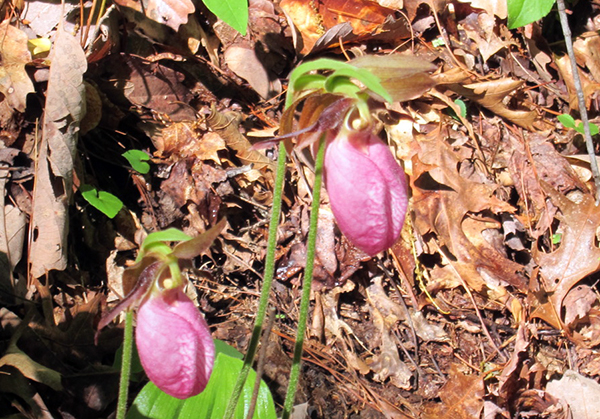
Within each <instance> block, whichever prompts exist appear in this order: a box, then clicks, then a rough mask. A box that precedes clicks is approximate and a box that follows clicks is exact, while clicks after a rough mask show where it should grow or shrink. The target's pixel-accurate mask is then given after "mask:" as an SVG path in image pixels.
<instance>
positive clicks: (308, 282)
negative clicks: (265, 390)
mask: <svg viewBox="0 0 600 419" xmlns="http://www.w3.org/2000/svg"><path fill="white" fill-rule="evenodd" d="M324 157H325V140H324V138H321V143H320V144H319V151H318V152H317V158H316V160H315V183H314V186H313V202H312V207H311V211H310V227H309V230H308V240H307V243H306V267H305V268H304V284H303V286H302V300H301V301H300V315H299V317H298V329H297V330H296V344H295V345H294V359H293V361H292V369H291V371H290V382H289V384H288V389H287V393H286V395H285V402H284V403H283V413H282V416H281V417H282V419H289V418H290V415H291V413H292V408H293V406H294V400H295V396H296V388H297V387H298V380H299V379H300V366H301V362H302V347H303V345H304V333H305V332H306V320H307V318H308V308H309V305H310V290H311V287H312V279H313V268H314V264H315V248H316V243H317V226H318V223H319V207H320V204H321V183H322V180H323V161H324Z"/></svg>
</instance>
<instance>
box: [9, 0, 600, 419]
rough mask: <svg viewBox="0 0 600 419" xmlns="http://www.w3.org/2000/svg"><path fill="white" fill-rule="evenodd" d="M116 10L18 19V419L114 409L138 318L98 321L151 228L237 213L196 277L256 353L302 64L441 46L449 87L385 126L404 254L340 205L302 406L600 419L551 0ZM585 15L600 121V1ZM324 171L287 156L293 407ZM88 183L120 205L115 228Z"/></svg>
mask: <svg viewBox="0 0 600 419" xmlns="http://www.w3.org/2000/svg"><path fill="white" fill-rule="evenodd" d="M115 3H116V4H106V5H105V7H104V9H102V12H101V13H100V15H99V12H98V11H99V10H101V6H100V2H95V1H94V3H93V4H92V3H91V2H89V3H85V4H81V5H80V4H78V3H65V4H64V5H60V4H58V3H56V2H42V1H36V0H25V2H24V3H23V0H21V2H18V1H16V0H15V1H13V2H10V1H6V2H4V3H3V5H2V9H1V10H0V11H1V12H2V16H5V17H6V20H4V22H3V23H2V24H0V33H1V34H2V40H3V42H2V43H1V44H0V54H1V56H2V68H1V69H0V73H1V74H2V78H1V81H0V97H1V98H2V100H1V101H0V129H1V131H0V135H1V139H2V144H3V147H2V149H0V154H2V159H1V161H2V166H1V167H0V172H2V176H1V177H0V187H1V188H2V189H3V193H4V195H5V206H4V211H3V212H1V211H0V230H1V231H0V252H1V254H2V255H3V256H4V255H5V257H2V258H0V259H1V263H2V267H1V268H0V270H1V274H0V291H1V293H0V336H1V339H0V349H1V351H0V356H2V358H0V412H1V413H0V416H1V417H3V418H9V417H10V418H17V417H23V418H40V417H43V418H59V417H62V418H86V419H92V418H106V417H110V416H111V415H112V414H113V413H114V410H115V405H116V397H117V386H118V370H116V369H114V368H113V364H114V362H115V355H116V352H117V350H118V348H119V347H120V345H121V343H122V326H120V325H118V324H114V325H112V326H111V327H107V328H105V330H104V331H103V332H102V334H101V335H100V343H99V344H98V345H95V344H94V334H95V327H96V325H97V323H98V320H99V318H100V317H101V316H102V314H104V313H106V311H107V310H109V309H110V307H112V306H114V305H115V303H116V302H117V301H118V300H119V299H120V298H122V296H123V295H122V294H123V288H122V282H121V276H122V273H123V270H124V269H125V267H127V266H130V265H131V264H132V263H133V261H134V260H135V258H136V255H137V250H138V248H139V245H140V243H141V241H142V240H143V238H144V237H145V235H146V234H147V233H148V232H152V231H157V230H162V229H166V228H168V227H176V228H179V229H181V230H183V231H184V232H186V233H188V234H189V235H191V236H196V235H198V234H199V233H202V232H204V231H206V230H207V229H208V228H209V227H210V226H212V225H214V224H215V223H216V222H217V221H218V220H219V219H220V218H222V217H225V218H226V219H227V227H226V228H225V230H224V232H223V233H222V235H221V236H220V237H219V238H218V239H217V241H216V242H215V244H214V246H213V247H212V248H211V250H210V251H209V252H208V253H207V254H206V255H204V256H202V257H199V258H197V259H196V260H195V261H194V266H193V267H192V268H190V269H189V270H188V271H187V275H188V277H189V279H190V280H191V283H193V284H194V286H195V287H196V290H197V294H198V304H199V307H200V309H201V310H202V312H203V313H204V314H205V316H206V319H207V321H208V323H209V325H210V327H211V331H212V333H213V337H214V338H217V339H221V340H223V341H225V342H227V343H229V344H231V345H232V346H234V347H236V348H238V349H239V350H240V351H241V352H244V351H245V349H246V347H247V345H248V342H249V337H250V333H251V330H252V324H253V319H254V315H255V313H256V310H257V302H258V297H259V295H260V285H261V282H262V281H261V279H262V273H263V270H264V258H265V249H266V246H267V230H268V223H269V214H270V205H271V201H272V193H273V179H274V163H273V161H274V159H275V158H276V157H277V155H276V149H275V148H271V149H267V150H262V149H261V150H257V149H255V148H253V147H252V145H253V144H256V143H257V142H260V141H263V140H268V139H272V138H273V137H274V136H276V135H277V129H278V127H279V123H280V119H281V115H282V111H283V102H284V98H285V91H286V86H287V78H288V76H289V73H290V72H291V71H292V70H293V69H294V68H295V67H296V66H297V65H299V64H300V63H302V62H305V61H309V60H311V59H316V58H320V57H329V58H335V59H338V60H346V59H347V58H348V57H350V58H352V57H355V56H357V55H361V54H376V55H385V54H405V55H414V56H418V57H421V58H424V59H426V60H428V61H430V62H431V63H433V64H435V66H436V70H435V71H434V72H433V74H432V77H433V79H434V80H435V82H436V85H435V86H434V87H433V88H431V89H430V90H429V91H427V92H426V93H424V94H423V95H422V96H421V97H419V98H417V99H414V100H411V101H409V102H405V103H395V104H393V105H392V106H391V107H390V109H389V110H388V113H389V114H390V115H393V116H394V117H393V118H390V119H388V120H385V121H383V122H382V125H383V128H384V129H383V130H382V134H381V136H382V138H385V139H386V140H387V141H388V143H389V145H390V147H391V148H392V150H393V152H394V154H395V156H396V158H397V159H398V161H399V162H400V163H401V164H402V165H403V167H404V169H405V171H406V173H407V176H408V179H409V194H410V204H409V211H408V214H407V218H406V220H407V221H406V223H405V226H404V230H403V232H402V237H401V239H400V240H399V241H398V242H397V243H396V245H394V246H393V247H392V248H391V249H390V250H388V251H385V252H383V253H381V254H379V255H377V256H376V257H368V256H367V255H366V254H363V253H362V252H361V251H359V250H358V249H355V248H354V247H353V246H352V244H350V243H349V242H348V241H347V240H346V239H345V238H344V236H343V235H341V233H340V232H339V230H338V229H337V227H336V224H335V219H334V218H333V215H332V213H331V210H330V208H329V204H328V201H327V196H326V195H325V196H324V197H323V199H322V203H321V211H320V216H319V227H318V228H319V230H318V241H317V257H316V261H315V262H316V270H315V283H314V284H313V292H312V300H311V311H310V318H309V326H308V332H307V339H306V341H305V354H304V358H303V369H302V378H301V381H300V388H299V391H298V394H297V403H298V404H299V405H303V406H304V407H305V408H306V417H311V418H328V419H338V418H339V419H341V418H365V419H366V418H415V419H416V418H422V419H427V418H436V419H443V418H449V419H450V418H451V419H462V418H465V419H466V418H485V419H501V418H552V419H559V418H560V419H567V418H570V417H572V418H573V419H580V418H595V419H597V418H598V417H600V406H599V405H598V403H600V384H599V383H598V379H599V377H600V356H598V346H599V345H600V298H599V297H600V294H599V289H598V285H597V284H598V279H599V278H600V276H599V275H598V270H599V269H600V248H599V242H600V240H599V237H600V236H599V234H600V230H599V227H600V210H598V207H596V205H595V196H594V193H595V188H594V181H593V177H592V174H591V170H590V159H589V157H588V155H587V153H586V149H585V145H584V140H583V136H582V134H581V133H580V132H579V131H578V130H577V129H574V128H572V127H570V126H568V125H569V124H565V125H567V126H565V125H563V124H561V123H559V122H558V120H557V117H558V116H560V115H563V114H568V115H571V116H573V117H574V119H575V121H577V120H578V118H579V114H578V111H577V109H578V106H577V93H576V90H575V88H574V82H573V77H572V71H571V64H570V61H569V58H568V56H567V55H566V49H565V42H564V37H563V35H562V31H561V28H560V24H559V21H558V17H557V14H556V12H555V11H552V12H551V13H550V14H548V16H546V17H545V18H544V19H542V20H540V21H538V22H536V23H533V24H529V25H527V26H524V27H521V28H519V29H513V30H509V29H508V28H507V23H506V17H507V16H506V10H505V8H503V7H502V5H501V3H504V2H496V1H493V0H490V1H486V0H472V1H468V0H456V1H451V2H450V1H443V0H427V1H426V0H404V1H402V0H387V1H385V2H384V1H383V0H381V1H379V2H375V1H367V0H363V1H358V0H346V1H342V0H310V1H308V0H307V1H301V0H283V1H281V3H280V2H277V1H275V2H273V1H270V0H250V2H249V4H250V19H249V25H248V33H247V34H246V35H245V36H242V35H240V34H239V33H238V32H236V31H234V30H233V29H231V28H230V27H229V26H227V25H226V24H224V23H223V22H221V21H220V20H218V19H216V18H215V16H214V15H212V14H211V13H210V12H209V11H208V10H207V9H206V8H205V7H204V6H203V5H199V4H196V5H195V7H194V6H192V7H191V9H190V7H189V5H190V4H191V3H189V2H186V1H181V0H156V1H154V2H152V1H150V2H148V3H147V4H146V10H145V11H144V13H145V15H144V14H143V13H140V10H136V8H139V7H140V6H139V5H140V4H141V3H139V2H134V1H129V0H115ZM379 3H381V4H379ZM80 6H81V7H80ZM569 7H570V8H571V10H569V19H570V20H569V23H570V27H571V31H572V32H573V42H574V48H575V52H576V57H577V64H578V67H579V70H580V74H581V77H582V83H583V92H584V93H585V104H586V107H587V109H588V112H589V115H590V118H591V121H592V122H595V123H596V124H600V113H599V111H600V97H599V93H598V92H600V53H599V51H600V35H599V33H600V32H599V31H600V3H598V1H579V2H574V3H573V4H572V5H570V6H569ZM159 9H160V10H159ZM82 10H83V12H84V14H83V16H82V15H81V11H82ZM90 10H94V11H95V12H94V13H92V14H91V17H90V19H88V16H90ZM165 10H168V12H165ZM161 13H162V14H161ZM165 13H171V15H170V16H167V18H165V16H164V14H165ZM152 17H153V18H154V19H156V20H153V18H152ZM59 24H60V25H59ZM69 34H71V35H73V34H74V35H75V38H73V37H72V36H71V35H69ZM44 39H46V40H45V41H44ZM32 40H34V42H31V41H32ZM28 41H29V42H28ZM50 44H51V45H52V48H50ZM48 53H49V54H50V55H48ZM596 139H597V136H596ZM129 150H141V151H143V152H144V153H146V154H145V155H147V156H148V157H149V158H150V160H149V161H148V163H149V164H150V170H149V171H148V173H145V174H143V173H141V172H140V170H139V167H140V166H137V165H135V164H133V163H131V161H128V160H126V159H125V158H124V157H123V156H122V155H123V153H125V152H126V151H129ZM596 152H598V147H596ZM132 166H136V168H138V169H135V168H132ZM312 179H313V174H312V172H311V170H310V168H309V167H306V166H305V165H303V164H301V163H300V162H298V161H296V160H290V162H289V165H288V170H287V176H286V184H285V188H284V196H283V210H282V221H281V225H280V228H279V233H280V234H279V237H278V248H277V253H276V264H277V265H276V277H275V281H274V285H273V290H272V295H271V304H272V306H273V307H274V308H275V309H276V312H277V320H276V322H275V325H274V328H273V333H272V336H271V339H270V342H269V344H268V347H267V350H266V360H267V362H266V366H265V370H264V379H265V380H266V382H267V383H268V384H269V387H270V389H271V390H272V392H273V394H274V398H275V401H276V404H277V405H278V406H279V407H280V405H281V403H282V402H283V397H284V395H285V389H286V386H287V380H288V374H289V369H290V365H291V354H292V352H293V343H294V339H295V330H296V324H297V318H298V302H299V300H300V294H301V284H302V279H303V266H304V263H305V260H306V245H305V243H306V236H307V229H308V216H309V210H310V205H311V198H312V195H311V191H310V185H311V183H312ZM90 188H96V190H97V191H102V192H109V193H111V194H113V195H114V196H116V197H118V198H119V199H120V200H121V201H122V202H123V204H124V206H123V208H122V209H120V210H119V211H118V213H117V214H116V216H115V217H114V218H109V217H107V216H106V215H105V213H103V212H102V211H100V210H99V209H98V207H102V205H105V204H106V203H105V202H104V201H102V200H101V201H102V202H101V203H96V204H95V205H94V204H91V203H90V202H89V201H88V200H86V199H84V198H83V195H82V192H84V191H86V190H90ZM103 202H104V203H103ZM106 205H108V206H109V207H110V206H111V204H110V203H109V204H106ZM20 326H25V327H20ZM15 345H16V346H15ZM15 354H16V355H15ZM142 384H143V383H142ZM140 385H141V384H133V385H132V387H131V391H132V397H134V396H135V394H136V392H137V391H139V388H140ZM590 412H592V413H590ZM594 412H595V413H594Z"/></svg>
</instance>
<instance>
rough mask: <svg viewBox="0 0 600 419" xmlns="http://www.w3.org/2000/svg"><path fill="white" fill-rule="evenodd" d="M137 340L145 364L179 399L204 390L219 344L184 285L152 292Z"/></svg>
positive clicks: (142, 313)
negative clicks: (184, 289) (216, 346)
mask: <svg viewBox="0 0 600 419" xmlns="http://www.w3.org/2000/svg"><path fill="white" fill-rule="evenodd" d="M135 341H136V345H137V349H138V353H139V355H140V361H141V362H142V366H143V367H144V370H145V371H146V374H147V375H148V378H149V379H150V380H151V381H152V382H153V383H154V384H156V386H157V387H158V388H159V389H161V390H162V391H164V392H165V393H167V394H169V395H171V396H173V397H177V398H178V399H186V398H188V397H192V396H195V395H197V394H199V393H201V392H202V391H203V390H204V388H205V387H206V384H207V383H208V379H209V378H210V374H211V372H212V368H213V364H214V359H215V346H214V343H213V340H212V337H211V335H210V330H209V328H208V324H207V323H206V321H205V320H204V317H202V314H201V313H200V311H199V310H198V308H197V307H196V306H195V305H194V303H193V302H192V300H190V298H189V297H188V296H187V295H185V293H184V292H183V290H182V289H181V288H175V289H169V290H164V291H159V292H154V290H153V291H151V294H150V296H149V297H147V299H146V300H144V301H143V302H142V304H141V305H140V308H139V310H138V314H137V326H136V331H135Z"/></svg>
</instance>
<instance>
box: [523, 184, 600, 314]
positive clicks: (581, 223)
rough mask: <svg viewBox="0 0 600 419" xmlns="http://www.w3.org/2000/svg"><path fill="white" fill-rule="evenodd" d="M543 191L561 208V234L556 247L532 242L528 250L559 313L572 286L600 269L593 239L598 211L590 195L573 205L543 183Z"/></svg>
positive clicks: (599, 217) (599, 251) (599, 253)
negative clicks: (546, 248) (551, 248)
mask: <svg viewBox="0 0 600 419" xmlns="http://www.w3.org/2000/svg"><path fill="white" fill-rule="evenodd" d="M543 185H544V184H543ZM544 191H545V192H546V193H547V194H548V196H549V197H550V199H551V200H552V202H553V203H554V205H556V206H557V207H558V208H559V210H560V213H558V214H557V215H556V218H557V219H558V220H559V221H560V226H559V230H558V231H560V232H561V233H562V236H561V240H560V243H559V245H558V248H556V249H554V250H552V251H549V252H544V251H542V250H540V246H538V245H534V246H532V250H531V253H532V256H533V259H534V260H535V262H536V263H537V264H538V265H539V266H540V274H541V278H542V281H543V285H544V290H545V291H546V292H548V293H549V294H550V297H549V298H550V301H551V302H552V304H553V305H554V308H555V310H556V311H557V312H558V313H560V312H561V307H562V305H563V299H564V297H565V296H566V295H567V293H568V292H569V291H570V290H571V288H572V287H573V286H574V285H575V284H576V283H577V282H579V281H580V280H581V279H583V278H585V277H586V276H587V275H590V274H592V273H594V272H596V271H597V270H598V269H599V268H600V249H599V248H598V244H597V240H596V229H597V228H598V226H600V211H598V207H596V205H595V202H594V197H593V196H592V195H591V194H585V195H583V197H582V200H581V202H580V203H578V204H576V203H574V202H572V201H571V200H569V199H568V198H567V197H566V196H564V195H563V194H561V193H559V192H557V191H556V190H554V189H553V188H551V187H549V186H547V185H544Z"/></svg>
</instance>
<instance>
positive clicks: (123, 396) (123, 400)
mask: <svg viewBox="0 0 600 419" xmlns="http://www.w3.org/2000/svg"><path fill="white" fill-rule="evenodd" d="M132 352H133V313H132V312H131V310H128V311H127V313H126V314H125V331H124V333H123V358H122V360H121V378H120V380H119V398H118V401H117V415H116V419H125V413H127V396H128V395H129V376H130V374H131V354H132Z"/></svg>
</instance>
